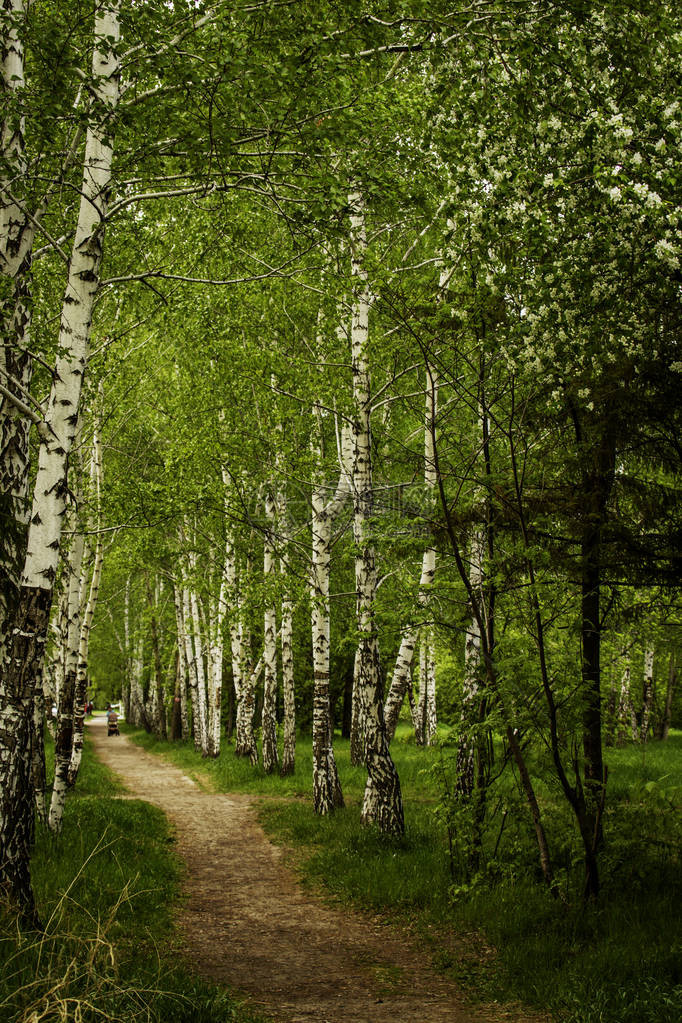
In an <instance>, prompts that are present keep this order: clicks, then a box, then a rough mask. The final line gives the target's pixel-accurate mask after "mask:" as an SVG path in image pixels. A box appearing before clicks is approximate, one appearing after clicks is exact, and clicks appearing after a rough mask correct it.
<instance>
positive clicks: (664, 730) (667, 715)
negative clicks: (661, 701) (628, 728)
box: [658, 654, 677, 742]
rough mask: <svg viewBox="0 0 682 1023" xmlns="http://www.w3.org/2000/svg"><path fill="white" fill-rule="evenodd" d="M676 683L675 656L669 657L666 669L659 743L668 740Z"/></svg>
mask: <svg viewBox="0 0 682 1023" xmlns="http://www.w3.org/2000/svg"><path fill="white" fill-rule="evenodd" d="M676 681H677V669H676V667H675V655H674V654H671V655H670V666H669V668H668V687H667V689H666V694H665V706H664V708H663V716H662V718H661V727H660V729H659V733H658V738H659V739H660V740H661V742H665V741H666V740H667V738H668V733H669V731H670V722H671V721H672V716H673V697H674V695H675V682H676Z"/></svg>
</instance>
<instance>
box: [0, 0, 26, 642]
mask: <svg viewBox="0 0 682 1023" xmlns="http://www.w3.org/2000/svg"><path fill="white" fill-rule="evenodd" d="M25 19H26V6H25V4H24V2H23V0H8V2H7V3H4V4H3V5H2V10H0V75H1V82H2V96H3V102H2V106H3V111H2V126H1V129H0V165H1V166H2V168H3V170H2V173H0V275H1V276H0V289H1V290H0V319H1V322H2V344H1V347H0V385H2V387H3V389H4V390H5V392H6V393H2V395H1V396H0V494H1V495H2V497H3V501H4V502H7V507H5V508H3V512H4V514H3V521H4V523H5V526H4V530H3V536H2V539H0V659H2V661H4V659H5V657H6V656H7V652H8V647H7V644H8V642H9V634H10V631H11V621H12V618H13V615H14V611H15V608H16V602H17V598H18V589H19V576H20V572H21V564H22V561H23V558H24V554H25V543H26V528H27V525H28V483H29V479H28V466H29V447H28V442H29V428H30V420H29V418H28V416H27V415H26V414H25V413H24V412H22V410H21V408H20V407H19V406H18V405H17V404H15V402H14V400H13V399H14V398H17V399H19V401H20V402H23V401H24V400H25V396H26V394H27V392H28V390H29V387H30V382H31V356H30V325H31V305H30V301H31V294H30V268H31V252H32V248H33V239H34V233H35V232H34V228H33V225H32V223H31V222H30V220H29V218H28V217H27V216H26V214H25V212H24V211H23V210H22V209H21V206H20V205H19V204H18V202H16V201H15V200H14V198H13V193H14V192H15V191H16V190H17V189H19V188H20V187H21V182H22V180H23V178H24V176H25V172H26V155H25V142H24V138H25V118H24V114H23V110H22V103H23V93H24V90H25V85H26V82H25V76H24V48H23V42H22V31H23V28H24V23H25ZM10 524H13V528H12V527H11V525H10Z"/></svg>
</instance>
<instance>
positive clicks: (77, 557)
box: [48, 516, 84, 832]
mask: <svg viewBox="0 0 682 1023" xmlns="http://www.w3.org/2000/svg"><path fill="white" fill-rule="evenodd" d="M74 522H75V516H74ZM83 547H84V537H83V533H82V532H80V530H77V531H76V533H75V535H74V537H73V541H72V543H71V550H70V551H69V557H68V559H67V562H66V564H67V566H68V571H69V591H68V592H69V599H68V605H67V607H68V611H67V629H66V656H65V660H64V681H63V685H62V691H61V693H60V699H59V705H58V708H57V715H58V726H57V738H56V741H55V747H54V783H53V786H52V800H51V802H50V813H49V817H48V824H49V827H50V830H51V831H54V832H58V831H59V830H60V828H61V825H62V816H63V813H64V802H65V800H66V792H67V789H68V787H69V766H70V764H71V753H72V750H73V718H74V700H75V695H76V673H77V668H78V647H79V643H80V632H81V584H82V576H81V567H82V561H83Z"/></svg>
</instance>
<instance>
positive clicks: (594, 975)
mask: <svg viewBox="0 0 682 1023" xmlns="http://www.w3.org/2000/svg"><path fill="white" fill-rule="evenodd" d="M133 738H134V739H135V741H136V742H139V743H140V744H142V745H144V746H145V747H146V748H148V749H151V750H154V751H157V752H162V753H163V754H164V755H166V756H168V757H170V758H171V759H173V760H174V762H176V763H178V764H180V765H181V766H183V767H184V768H185V770H188V771H189V772H190V773H194V774H195V776H199V777H201V776H202V775H203V776H204V777H208V778H209V779H210V784H211V785H212V786H214V787H215V788H216V789H218V790H221V791H229V790H230V789H232V790H237V789H241V790H245V791H252V792H254V793H258V794H264V795H266V796H270V797H272V798H270V799H268V800H267V801H266V802H265V803H263V804H262V806H261V809H260V813H261V819H262V821H263V823H264V826H265V827H266V829H267V830H268V832H269V833H270V834H271V835H272V836H273V837H274V838H275V839H276V840H278V841H283V842H286V843H287V844H289V845H291V846H293V847H294V849H296V850H298V851H299V852H298V854H297V855H296V858H295V859H296V864H297V868H298V870H299V871H300V873H301V876H302V878H303V880H304V882H305V883H307V884H310V885H314V886H316V887H318V888H321V889H322V891H323V892H324V891H326V892H327V893H328V894H329V895H330V896H331V897H333V898H334V899H336V900H342V901H348V902H352V903H355V904H359V905H361V906H363V907H365V908H366V909H368V910H371V911H372V912H379V913H385V914H390V915H391V916H392V917H394V918H395V917H398V918H400V919H401V920H402V921H403V922H404V923H405V924H408V923H409V925H410V926H411V927H413V928H414V929H416V931H417V932H418V933H419V934H420V935H421V937H422V938H423V939H424V940H426V941H428V942H429V944H430V945H431V947H432V949H433V957H434V963H435V965H436V966H437V967H438V968H439V969H441V970H442V971H444V972H446V973H448V974H449V975H450V976H452V977H453V979H455V980H456V981H457V982H459V983H460V984H461V985H462V986H463V987H464V988H465V990H468V991H469V992H471V994H472V997H474V998H476V999H497V1000H510V999H515V1000H521V1001H522V1002H523V1003H525V1004H527V1005H530V1006H533V1007H537V1008H539V1009H544V1010H549V1011H550V1012H551V1013H552V1015H553V1018H554V1019H555V1020H557V1021H561V1023H678V1021H679V1020H680V1019H682V916H681V915H680V913H679V905H680V902H681V900H682V871H681V870H680V867H681V866H682V864H681V863H680V858H681V850H682V816H681V814H680V808H681V807H682V798H681V795H682V755H681V754H682V733H679V732H677V733H673V734H671V736H670V738H669V740H668V742H667V743H656V742H651V743H649V744H648V746H647V747H646V748H645V750H644V752H642V749H641V747H634V746H633V747H626V748H624V749H619V750H608V753H607V759H608V763H609V769H610V775H609V786H608V787H609V792H608V801H607V811H606V815H605V821H604V828H605V849H604V852H603V853H602V856H601V874H602V884H603V890H602V895H601V898H600V901H599V902H598V904H596V905H594V904H588V905H585V904H584V903H583V901H582V898H581V892H582V884H583V874H582V870H583V867H582V854H581V849H580V843H579V840H578V838H577V836H576V835H575V833H574V828H573V824H572V821H571V818H570V815H568V814H567V813H566V811H565V810H564V808H563V806H562V805H561V802H560V800H559V799H558V798H557V794H556V789H555V787H554V786H553V784H552V782H551V779H547V778H543V777H540V776H538V777H537V778H536V784H537V789H538V793H539V795H540V797H541V799H542V805H543V813H544V815H545V821H546V826H547V829H548V834H549V841H550V844H551V847H552V853H553V857H554V864H555V870H556V874H557V877H558V880H559V888H560V896H561V897H560V898H558V899H557V898H555V897H552V896H551V895H550V894H549V893H548V892H547V891H546V890H545V888H544V887H543V886H542V884H541V883H540V881H539V872H538V869H537V866H536V859H537V857H536V853H535V848H534V845H533V836H532V829H531V827H530V825H529V822H528V820H527V819H526V817H525V816H524V810H523V805H522V801H521V798H520V796H519V793H518V789H517V787H516V785H515V782H514V780H513V776H512V775H509V776H508V777H507V781H506V782H505V783H504V784H503V785H502V786H501V787H500V788H499V790H498V791H496V793H495V797H494V798H495V800H496V803H495V807H494V812H493V813H492V814H491V824H490V831H489V834H487V835H486V842H487V856H486V858H485V860H484V862H483V864H482V865H481V867H480V869H479V870H478V871H477V872H474V874H473V875H469V876H467V875H466V874H463V873H461V871H460V866H461V865H460V864H459V863H458V861H457V856H456V853H455V854H454V860H453V855H451V849H450V845H449V843H448V840H447V835H446V831H445V828H444V826H443V824H442V823H441V820H439V814H438V812H437V810H438V785H437V783H436V780H435V779H436V777H437V775H438V771H439V770H440V767H439V764H440V759H439V758H440V756H441V754H440V753H439V751H437V750H436V751H423V750H418V749H416V748H415V746H414V745H413V744H410V743H409V742H406V741H397V742H394V744H393V745H392V747H391V753H392V755H393V757H394V759H395V762H396V766H397V768H398V772H399V774H400V777H401V782H402V784H403V793H404V797H405V810H406V834H405V836H404V837H403V838H401V839H386V838H385V837H384V836H382V835H379V834H378V833H376V832H374V831H372V830H371V829H366V828H363V827H361V825H360V821H359V813H358V804H359V802H360V800H361V797H362V791H363V788H364V781H365V772H364V770H363V769H361V768H351V767H350V765H349V760H348V745H347V743H346V742H344V741H343V740H341V739H336V740H335V752H336V757H337V762H338V765H339V771H340V775H341V781H342V785H343V790H344V795H345V796H346V802H347V806H346V808H345V809H344V810H341V811H339V812H337V813H336V814H334V816H333V817H329V818H322V819H321V818H318V817H316V816H315V814H314V813H313V811H312V808H311V805H310V798H309V796H310V788H311V781H310V776H311V770H310V758H311V751H310V740H309V739H308V740H306V739H302V740H299V744H298V751H297V770H296V774H295V776H294V777H293V778H287V779H280V778H279V777H277V776H276V775H271V776H269V777H266V776H265V775H264V774H263V772H262V770H261V769H260V768H258V769H255V770H254V769H253V768H252V767H251V766H250V765H249V764H246V763H244V761H242V760H239V759H237V758H236V757H235V756H234V755H233V753H232V751H231V750H230V749H229V747H228V748H225V749H224V750H223V753H222V755H221V757H220V758H219V759H218V760H217V761H207V760H202V758H201V757H200V755H198V754H197V753H195V752H194V750H193V749H192V748H191V746H190V745H189V744H186V743H182V744H166V743H159V742H158V741H157V740H155V739H153V738H152V737H150V736H145V735H144V734H143V733H139V732H136V733H134V735H133ZM282 796H286V797H287V798H286V799H282V798H278V797H282ZM291 797H307V798H306V799H305V801H304V800H303V799H302V798H294V799H292V798H291ZM512 810H513V811H514V812H510V811H512ZM505 811H509V812H508V813H505ZM491 947H492V949H493V950H494V951H491Z"/></svg>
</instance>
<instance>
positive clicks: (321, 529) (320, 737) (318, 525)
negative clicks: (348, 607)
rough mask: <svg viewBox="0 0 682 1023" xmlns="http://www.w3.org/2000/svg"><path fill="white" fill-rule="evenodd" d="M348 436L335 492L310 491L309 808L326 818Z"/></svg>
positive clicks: (338, 796) (317, 485) (336, 795)
mask: <svg viewBox="0 0 682 1023" xmlns="http://www.w3.org/2000/svg"><path fill="white" fill-rule="evenodd" d="M321 422H322V416H321V409H320V408H319V406H318V405H315V407H314V408H313V431H314V434H313V435H314V436H315V438H316V439H315V441H314V443H313V458H314V460H315V462H317V463H318V464H319V463H320V462H321V459H322V440H323V436H322V426H321ZM349 448H350V435H349V432H348V430H347V429H346V430H343V431H342V440H341V445H340V450H339V467H340V475H339V480H338V483H337V486H336V491H335V493H334V496H333V497H332V498H331V500H327V499H326V498H327V490H326V488H325V486H324V481H323V479H322V478H321V475H320V473H319V472H317V471H316V472H315V476H314V480H313V491H312V562H311V565H312V574H311V627H312V644H313V806H314V808H315V813H318V814H323V815H324V814H330V813H333V812H334V810H335V809H336V808H337V807H340V806H343V793H342V790H341V783H340V780H339V773H338V769H337V766H336V758H335V756H334V746H333V729H332V724H331V708H330V702H329V647H330V643H329V639H330V631H331V617H330V605H329V582H330V566H331V532H332V522H333V520H334V518H335V516H336V515H337V514H338V513H339V511H340V510H341V508H342V507H343V504H344V503H345V501H346V500H347V499H348V496H349V494H350V477H349V471H350V469H351V464H350V451H349Z"/></svg>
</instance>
